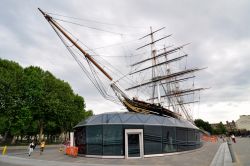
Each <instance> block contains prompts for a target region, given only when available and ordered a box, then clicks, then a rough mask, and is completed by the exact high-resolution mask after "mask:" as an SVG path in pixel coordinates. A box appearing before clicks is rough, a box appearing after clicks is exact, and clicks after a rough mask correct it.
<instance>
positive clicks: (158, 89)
mask: <svg viewBox="0 0 250 166" xmlns="http://www.w3.org/2000/svg"><path fill="white" fill-rule="evenodd" d="M150 37H151V43H152V44H151V55H152V66H156V58H155V57H156V48H155V41H154V33H153V30H152V27H150ZM156 76H158V75H157V69H156V68H152V78H155V77H156ZM156 86H157V96H158V102H159V103H161V94H160V86H159V83H158V82H157V83H154V84H153V93H152V97H153V100H152V103H154V97H155V87H156Z"/></svg>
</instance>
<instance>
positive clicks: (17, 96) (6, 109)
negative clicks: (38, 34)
mask: <svg viewBox="0 0 250 166" xmlns="http://www.w3.org/2000/svg"><path fill="white" fill-rule="evenodd" d="M0 73H1V74H0V92H1V93H0V115H1V120H3V122H4V125H3V126H2V127H1V128H2V129H1V134H3V132H4V134H3V135H4V138H3V141H6V139H7V137H8V135H15V134H19V133H20V131H21V130H22V129H24V128H25V126H26V124H27V122H28V121H29V120H30V116H29V115H30V113H29V112H28V110H27V108H26V106H25V103H24V100H23V89H22V81H23V69H22V67H21V66H20V65H18V64H17V63H15V62H12V61H7V60H1V59H0Z"/></svg>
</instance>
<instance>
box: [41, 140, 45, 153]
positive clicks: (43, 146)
mask: <svg viewBox="0 0 250 166" xmlns="http://www.w3.org/2000/svg"><path fill="white" fill-rule="evenodd" d="M44 148H45V141H44V140H42V142H41V144H40V155H41V154H42V153H43V151H44Z"/></svg>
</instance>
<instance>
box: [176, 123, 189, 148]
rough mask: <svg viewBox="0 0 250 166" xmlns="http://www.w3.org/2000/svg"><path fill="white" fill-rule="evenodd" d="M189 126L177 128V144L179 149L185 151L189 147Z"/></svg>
mask: <svg viewBox="0 0 250 166" xmlns="http://www.w3.org/2000/svg"><path fill="white" fill-rule="evenodd" d="M187 136H188V135H187V128H180V127H177V128H176V144H177V150H178V151H185V150H188V149H187Z"/></svg>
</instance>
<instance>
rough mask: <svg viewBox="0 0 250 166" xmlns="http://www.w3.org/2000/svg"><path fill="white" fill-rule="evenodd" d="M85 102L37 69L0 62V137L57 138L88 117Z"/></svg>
mask: <svg viewBox="0 0 250 166" xmlns="http://www.w3.org/2000/svg"><path fill="white" fill-rule="evenodd" d="M91 115H92V111H86V110H85V103H84V99H83V98H82V97H81V96H79V95H77V94H74V92H73V90H72V89H71V87H70V85H69V84H68V83H66V82H64V81H62V80H59V79H57V78H55V77H54V76H53V75H52V74H51V73H50V72H48V71H44V70H42V69H41V68H39V67H34V66H30V67H27V68H22V67H21V66H20V65H19V64H17V63H15V62H12V61H7V60H2V59H0V134H1V135H2V136H3V141H7V140H8V138H9V140H10V139H12V140H13V138H14V136H21V138H23V137H24V136H36V135H39V139H41V138H42V135H43V134H47V135H57V134H61V133H66V132H68V131H71V130H72V128H73V127H74V126H75V125H76V124H77V123H78V122H79V121H81V120H82V119H84V118H86V117H88V116H91Z"/></svg>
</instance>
